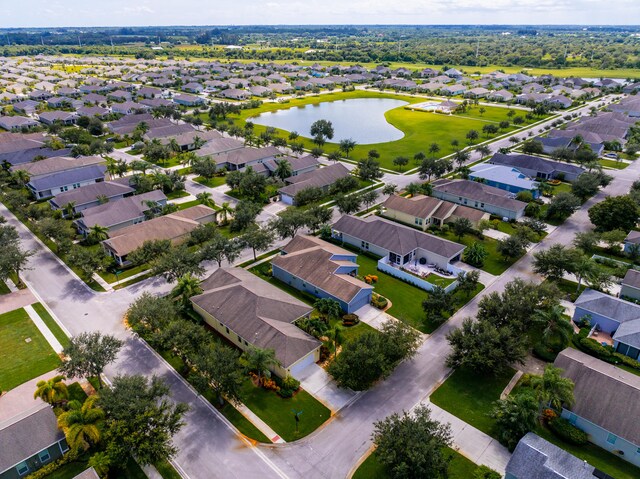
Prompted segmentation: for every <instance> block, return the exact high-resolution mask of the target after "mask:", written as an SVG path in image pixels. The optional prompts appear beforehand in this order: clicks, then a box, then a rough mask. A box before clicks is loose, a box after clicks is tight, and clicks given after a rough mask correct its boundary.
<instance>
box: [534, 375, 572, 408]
mask: <svg viewBox="0 0 640 479" xmlns="http://www.w3.org/2000/svg"><path fill="white" fill-rule="evenodd" d="M531 386H532V388H533V389H534V391H535V392H536V398H537V399H538V401H540V403H541V404H543V403H544V404H546V405H548V406H551V407H552V408H553V409H555V410H556V411H559V410H560V409H561V408H562V406H563V404H566V405H568V406H571V405H572V404H573V403H574V401H575V398H574V396H573V387H574V384H573V381H572V380H571V379H569V378H563V377H562V369H560V368H556V367H555V366H553V365H552V364H548V365H547V366H546V367H545V368H544V373H543V374H542V376H533V377H532V378H531Z"/></svg>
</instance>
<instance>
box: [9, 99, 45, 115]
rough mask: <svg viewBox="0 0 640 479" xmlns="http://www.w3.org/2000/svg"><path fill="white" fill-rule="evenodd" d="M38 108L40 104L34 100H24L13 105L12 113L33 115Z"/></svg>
mask: <svg viewBox="0 0 640 479" xmlns="http://www.w3.org/2000/svg"><path fill="white" fill-rule="evenodd" d="M39 106H40V103H38V102H37V101H35V100H24V101H19V102H17V103H14V104H13V111H15V112H16V113H22V114H24V115H33V114H34V113H35V112H36V110H37V109H38V107H39Z"/></svg>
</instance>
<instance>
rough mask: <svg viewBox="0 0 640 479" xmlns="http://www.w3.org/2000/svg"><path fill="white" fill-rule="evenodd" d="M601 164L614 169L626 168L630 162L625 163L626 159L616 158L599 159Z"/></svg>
mask: <svg viewBox="0 0 640 479" xmlns="http://www.w3.org/2000/svg"><path fill="white" fill-rule="evenodd" d="M599 162H600V165H602V166H604V167H606V168H613V169H614V170H624V169H625V168H626V167H627V166H629V163H625V162H624V161H616V160H599Z"/></svg>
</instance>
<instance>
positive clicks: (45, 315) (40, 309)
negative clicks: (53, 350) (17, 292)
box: [31, 303, 70, 348]
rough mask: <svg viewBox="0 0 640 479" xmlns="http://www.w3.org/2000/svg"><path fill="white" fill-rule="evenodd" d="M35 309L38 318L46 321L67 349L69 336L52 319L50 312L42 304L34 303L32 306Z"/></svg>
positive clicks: (50, 329)
mask: <svg viewBox="0 0 640 479" xmlns="http://www.w3.org/2000/svg"><path fill="white" fill-rule="evenodd" d="M31 306H32V307H33V309H34V310H35V311H36V313H38V316H40V318H41V319H42V321H44V324H46V325H47V328H49V331H51V332H52V333H53V335H54V336H55V337H56V339H57V340H58V342H59V343H60V344H62V347H63V348H66V347H67V346H68V345H69V342H70V341H69V336H67V335H66V334H65V333H64V331H63V330H62V328H61V327H60V325H59V324H58V323H57V322H56V320H55V319H53V318H52V317H51V315H50V314H49V311H47V310H46V308H45V307H44V306H43V305H42V304H41V303H34V304H32V305H31Z"/></svg>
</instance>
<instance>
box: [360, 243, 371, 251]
mask: <svg viewBox="0 0 640 479" xmlns="http://www.w3.org/2000/svg"><path fill="white" fill-rule="evenodd" d="M360 247H361V248H362V249H369V243H367V242H366V241H361V242H360Z"/></svg>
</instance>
